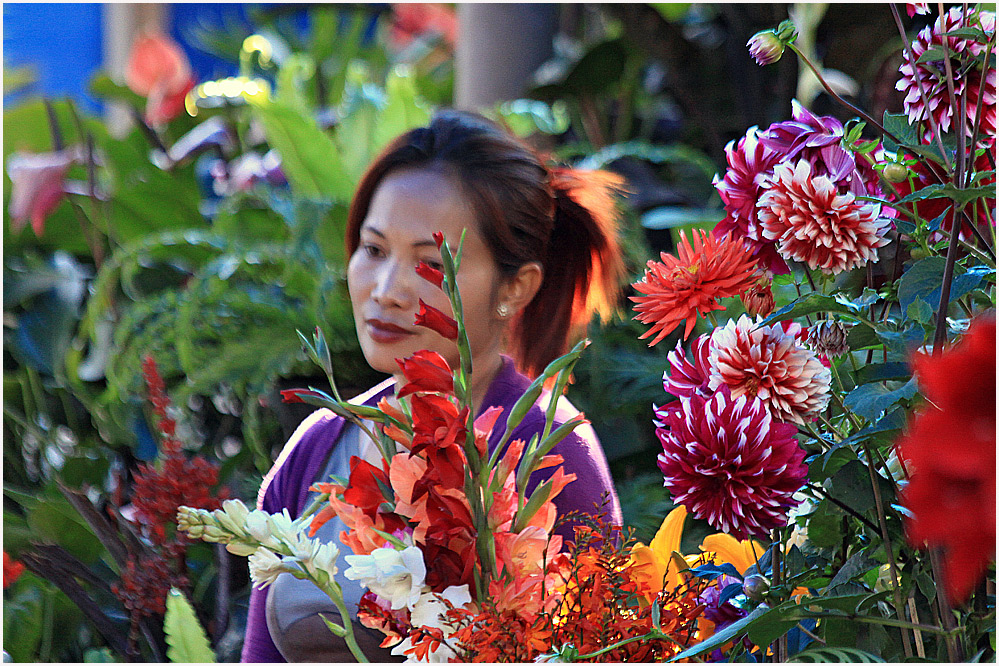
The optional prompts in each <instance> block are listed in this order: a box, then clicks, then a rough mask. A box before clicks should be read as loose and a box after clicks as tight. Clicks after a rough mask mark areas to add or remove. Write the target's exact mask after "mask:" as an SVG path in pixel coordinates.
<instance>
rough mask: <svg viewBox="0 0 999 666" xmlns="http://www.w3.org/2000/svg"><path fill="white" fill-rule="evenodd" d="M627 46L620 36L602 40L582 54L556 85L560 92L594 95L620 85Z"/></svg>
mask: <svg viewBox="0 0 999 666" xmlns="http://www.w3.org/2000/svg"><path fill="white" fill-rule="evenodd" d="M627 60H628V49H627V47H626V46H625V43H624V41H623V40H622V39H612V40H609V41H606V42H601V43H599V44H597V45H596V46H594V47H593V48H591V49H590V50H589V51H587V52H586V53H585V54H583V57H582V58H580V60H579V62H577V63H576V65H575V66H574V67H573V68H572V70H571V71H570V72H569V73H568V74H567V75H566V77H565V80H564V81H563V82H562V83H561V85H557V86H556V87H557V88H560V89H562V92H563V94H564V93H568V94H570V95H595V94H599V93H601V92H604V91H605V90H608V89H610V88H611V87H613V86H616V85H619V84H620V82H621V80H622V78H623V77H624V72H625V65H626V62H627Z"/></svg>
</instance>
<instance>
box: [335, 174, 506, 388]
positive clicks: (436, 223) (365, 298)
mask: <svg viewBox="0 0 999 666" xmlns="http://www.w3.org/2000/svg"><path fill="white" fill-rule="evenodd" d="M462 229H467V231H466V233H465V244H464V249H463V250H462V259H461V267H460V268H459V270H458V288H459V289H460V291H461V300H462V307H463V309H464V316H465V327H466V330H467V331H468V338H469V343H470V345H471V349H472V358H473V359H475V360H478V359H480V358H482V359H484V358H486V355H491V354H499V352H500V348H501V345H502V338H503V331H504V320H503V319H502V318H501V317H499V315H498V314H497V312H496V303H497V301H496V299H497V294H498V292H499V288H500V282H501V280H500V273H499V269H498V267H497V266H496V263H495V261H494V260H493V258H492V255H491V254H490V252H489V250H488V249H487V247H486V245H485V242H484V241H483V240H482V237H481V236H480V235H479V232H478V229H477V224H476V222H475V219H474V213H473V212H472V210H471V208H470V206H468V205H467V204H466V202H465V199H464V197H463V196H462V194H461V191H460V190H459V189H458V187H456V186H455V185H454V184H453V183H452V182H451V181H450V180H449V179H448V178H447V177H446V176H443V175H441V174H438V173H436V172H433V171H428V170H421V169H406V170H399V171H395V172H392V173H390V174H389V175H388V176H386V177H385V178H384V179H383V180H382V182H381V184H380V185H379V186H378V188H377V189H376V190H375V193H374V196H373V197H372V199H371V204H370V206H369V208H368V214H367V216H366V217H365V218H364V222H363V223H362V225H361V233H360V243H359V244H358V247H357V250H356V251H355V252H354V254H353V255H352V256H351V258H350V262H349V263H348V265H347V286H348V289H349V291H350V301H351V305H352V307H353V310H354V320H355V323H356V326H357V337H358V339H359V340H360V343H361V350H362V351H363V352H364V357H365V359H367V361H368V363H369V364H370V365H371V367H372V368H374V369H375V370H378V371H380V372H385V373H389V374H398V373H399V367H398V365H397V364H396V362H395V359H402V358H405V357H407V356H411V355H412V354H413V353H414V352H416V351H419V350H420V349H429V350H431V351H436V352H437V353H439V354H440V355H441V356H443V357H444V358H445V359H447V361H448V363H449V364H451V367H452V368H454V367H457V364H458V347H457V345H456V344H455V343H454V342H453V341H451V340H448V339H447V338H444V337H443V336H441V335H439V334H438V333H435V332H434V331H432V330H430V329H429V328H425V327H423V326H415V325H414V324H413V320H414V318H415V317H416V313H417V312H418V311H419V309H420V299H423V301H424V302H425V303H426V304H427V305H431V306H433V307H435V308H437V309H438V310H441V311H442V312H444V313H445V314H448V315H450V314H451V305H450V302H449V301H448V299H447V296H445V294H444V292H443V291H441V290H440V289H438V288H437V287H436V286H435V285H433V284H431V283H430V282H427V281H426V280H424V279H423V278H421V277H420V276H418V275H417V274H416V265H417V264H418V263H419V262H421V261H423V262H426V263H427V264H429V265H430V266H433V267H435V268H438V269H441V258H440V253H439V251H438V250H437V245H436V243H435V242H434V239H433V234H434V232H436V231H441V232H443V233H444V237H445V238H446V239H447V241H448V244H449V245H450V246H451V248H452V250H455V249H457V247H458V240H459V238H460V237H461V232H462Z"/></svg>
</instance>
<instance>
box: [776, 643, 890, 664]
mask: <svg viewBox="0 0 999 666" xmlns="http://www.w3.org/2000/svg"><path fill="white" fill-rule="evenodd" d="M788 663H798V664H825V663H844V664H879V663H884V659H882V658H881V657H879V656H877V655H874V654H871V653H870V652H864V651H863V650H858V649H857V648H851V647H818V648H809V649H808V650H805V651H803V652H799V653H798V654H796V655H794V656H793V657H791V658H790V659H788Z"/></svg>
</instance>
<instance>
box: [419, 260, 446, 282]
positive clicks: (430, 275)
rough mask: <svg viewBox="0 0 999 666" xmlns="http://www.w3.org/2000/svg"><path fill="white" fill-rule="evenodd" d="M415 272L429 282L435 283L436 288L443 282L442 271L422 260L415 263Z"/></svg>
mask: <svg viewBox="0 0 999 666" xmlns="http://www.w3.org/2000/svg"><path fill="white" fill-rule="evenodd" d="M416 274H417V275H419V276H420V277H421V278H423V279H424V280H426V281H427V282H429V283H430V284H434V285H437V288H438V289H440V288H441V286H442V285H443V284H444V273H442V272H441V271H439V270H437V269H436V268H434V267H433V266H430V265H429V264H427V263H426V262H424V261H421V262H420V263H418V264H416Z"/></svg>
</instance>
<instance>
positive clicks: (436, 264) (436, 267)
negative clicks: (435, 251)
mask: <svg viewBox="0 0 999 666" xmlns="http://www.w3.org/2000/svg"><path fill="white" fill-rule="evenodd" d="M423 263H425V264H426V265H427V266H430V268H433V269H434V270H438V271H441V272H442V273H443V272H444V264H442V263H441V262H439V261H426V260H424V261H423Z"/></svg>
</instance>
